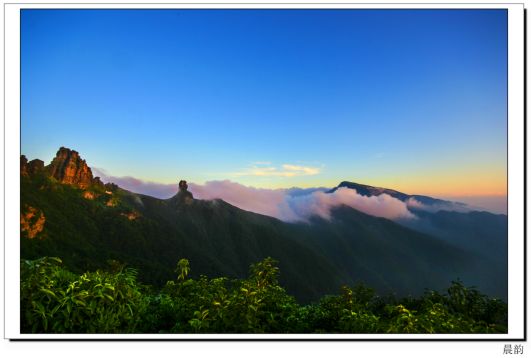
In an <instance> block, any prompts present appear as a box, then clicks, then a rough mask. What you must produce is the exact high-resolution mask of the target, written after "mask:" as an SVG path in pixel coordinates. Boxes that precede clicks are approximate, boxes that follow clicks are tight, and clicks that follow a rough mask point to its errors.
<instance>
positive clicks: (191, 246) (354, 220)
mask: <svg viewBox="0 0 531 358" xmlns="http://www.w3.org/2000/svg"><path fill="white" fill-rule="evenodd" d="M340 188H347V189H350V190H355V191H356V193H358V194H360V195H362V196H364V197H372V196H376V197H379V196H381V195H383V194H386V195H389V196H391V197H393V198H395V199H398V200H400V201H402V202H404V203H406V204H407V207H408V209H409V210H410V211H411V212H412V213H414V218H397V219H394V220H390V219H385V218H382V217H377V216H373V215H369V214H367V213H364V212H362V211H359V210H357V209H355V208H353V207H350V206H347V205H338V206H334V207H333V208H332V209H331V213H330V218H323V217H321V216H317V215H315V216H312V217H310V218H309V220H308V221H307V222H285V221H282V220H279V219H276V218H273V217H269V216H266V215H261V214H257V213H254V212H250V211H245V210H242V209H240V208H238V207H236V206H234V205H231V204H229V203H227V202H225V201H223V200H221V199H215V200H198V199H195V198H194V197H193V193H191V192H190V191H188V186H187V183H186V182H185V181H181V183H180V184H179V190H178V192H177V193H175V195H174V196H173V197H171V198H169V199H165V200H163V199H158V198H154V197H151V196H148V195H142V194H138V193H133V192H130V191H128V190H125V189H123V188H120V187H119V186H117V185H116V184H113V183H105V184H104V183H103V182H102V181H101V180H100V179H99V178H98V177H93V175H92V170H91V168H90V167H89V166H88V165H87V163H86V162H85V161H84V160H83V159H81V157H80V155H79V153H77V152H76V151H73V150H70V149H68V148H63V147H62V148H60V149H59V151H58V152H57V155H56V157H55V158H54V159H53V160H52V162H51V163H50V164H49V165H46V166H45V165H44V162H43V161H41V160H38V159H34V160H32V161H29V162H28V160H27V159H26V157H25V156H22V157H21V258H23V259H34V258H38V257H42V256H58V257H61V258H62V259H63V261H64V263H65V265H66V266H67V267H68V268H69V269H71V270H73V271H76V272H84V271H87V270H95V269H98V268H102V267H105V266H107V265H109V264H112V262H115V261H116V260H117V261H120V262H122V263H124V264H127V265H129V266H132V267H135V268H138V269H139V278H140V280H141V281H143V282H145V283H148V284H151V285H162V284H164V283H165V282H166V281H167V280H169V279H172V278H174V276H175V272H174V269H175V265H176V263H177V261H178V260H179V259H180V258H187V259H189V260H190V262H191V267H192V275H195V276H199V275H207V276H220V275H222V276H229V277H244V276H246V274H247V270H248V267H249V265H250V264H252V263H254V262H258V261H260V260H262V259H263V258H265V257H268V256H270V257H273V258H274V259H276V260H278V261H279V268H280V272H281V275H280V282H281V284H282V285H283V286H285V287H286V288H287V290H288V292H290V293H291V294H293V295H294V296H295V297H297V299H298V300H300V301H301V302H310V301H313V300H316V299H318V298H319V297H321V296H322V295H324V294H330V293H337V291H338V289H339V287H340V286H341V285H344V284H347V285H352V284H355V283H357V282H364V283H366V284H369V285H370V286H372V287H374V288H375V289H376V290H377V291H378V292H379V293H380V294H388V293H395V294H397V295H400V296H405V295H418V294H420V293H422V292H423V290H424V289H426V288H430V289H443V288H445V287H448V285H449V283H450V282H451V281H452V280H456V279H460V280H462V281H463V282H464V283H465V284H466V285H473V286H476V287H478V288H479V289H481V290H482V292H485V293H486V294H488V295H491V296H495V297H499V298H502V299H504V300H506V299H507V239H508V237H507V216H506V215H495V214H492V213H489V212H484V211H474V210H470V209H468V208H467V207H466V205H464V204H459V203H453V202H448V201H444V200H440V199H436V198H431V197H428V196H422V195H408V194H404V193H401V192H398V191H395V190H391V189H385V188H377V187H372V186H368V185H363V184H357V183H353V182H348V181H344V182H341V183H340V184H339V185H338V186H337V187H335V188H333V189H330V190H327V191H326V192H325V193H326V195H332V194H333V193H334V192H336V191H337V190H339V189H340ZM292 190H293V189H292ZM343 190H344V189H343ZM293 192H296V191H295V190H293ZM297 193H298V195H304V190H302V191H297ZM112 260H115V261H112Z"/></svg>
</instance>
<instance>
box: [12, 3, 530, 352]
mask: <svg viewBox="0 0 531 358" xmlns="http://www.w3.org/2000/svg"><path fill="white" fill-rule="evenodd" d="M83 4H85V5H131V4H132V5H302V6H304V5H375V4H378V5H439V4H446V5H469V4H470V5H522V6H524V7H525V3H423V4H421V3H400V4H396V3H303V4H301V3H223V4H220V3H174V4H171V3H70V4H65V3H45V4H43V3H4V14H3V17H4V46H3V47H4V68H3V74H4V98H3V104H4V111H3V112H4V123H3V126H4V143H3V147H4V153H3V157H4V173H3V177H4V188H3V193H4V203H3V207H4V228H3V232H4V339H5V338H6V337H5V332H6V330H5V328H6V320H5V310H6V307H5V275H6V270H5V268H6V266H5V265H6V263H5V254H6V250H5V234H6V233H5V208H6V202H5V190H6V185H5V176H6V171H5V158H6V150H5V149H6V144H5V136H6V132H5V126H6V115H5V93H6V92H5V91H6V82H5V69H6V64H5V53H6V51H5V47H6V44H5V39H6V32H5V16H6V14H5V9H6V5H83ZM23 10H129V11H131V10H142V11H145V10H306V11H308V10H320V11H322V10H357V11H359V10H409V11H411V10H506V16H507V53H506V60H507V62H506V63H507V68H506V86H507V92H506V104H507V108H506V118H507V146H506V151H507V157H506V158H507V198H508V197H509V196H508V193H509V165H508V163H509V131H508V125H509V11H508V9H507V8H454V9H452V8H387V9H385V8H293V9H289V8H241V9H240V8H215V9H212V8H210V9H205V8H149V9H142V8H101V9H97V8H86V9H83V8H34V9H32V8H24V9H19V13H20V15H19V18H20V19H22V11H23ZM523 10H524V11H523V16H524V36H523V37H524V39H523V41H524V81H523V82H524V83H523V85H524V88H523V90H524V95H523V102H524V118H523V119H524V336H523V338H512V339H511V338H509V339H505V338H487V337H488V336H487V335H488V334H486V338H462V339H458V338H455V339H454V338H409V337H405V338H372V339H370V338H336V337H334V338H322V337H312V334H307V336H309V337H308V338H290V337H287V338H277V337H275V338H267V337H261V338H252V337H241V338H224V337H219V338H213V337H208V338H187V337H182V338H181V337H179V338H167V339H164V338H134V336H135V335H136V334H131V336H132V338H77V337H76V338H53V337H48V336H47V335H46V334H44V336H45V337H43V338H9V341H12V342H43V341H54V342H130V341H138V342H148V341H149V342H174V341H183V342H195V341H198V342H206V341H208V342H213V341H227V342H229V341H238V342H244V341H250V342H260V341H279V342H282V341H285V342H294V341H295V342H300V341H304V342H311V341H328V342H355V341H358V342H371V341H381V342H401V341H404V342H449V341H450V342H507V341H525V342H527V220H526V219H527V101H526V99H527V9H525V8H524V9H523ZM21 24H22V21H20V26H21ZM21 52H22V34H21V29H19V68H20V72H19V83H20V86H19V99H20V101H19V112H20V128H21V130H20V134H19V136H20V138H19V139H20V141H19V143H20V144H19V155H20V153H21V151H22V53H21ZM506 207H507V217H508V209H509V202H508V200H507V206H506ZM508 235H509V233H508V231H507V239H508V238H509V237H508ZM508 245H509V240H507V246H508ZM507 289H508V287H507ZM508 296H509V292H507V297H508ZM146 334H152V333H146ZM155 334H157V333H155ZM347 334H350V333H347ZM353 334H356V333H353ZM454 334H455V335H459V334H460V333H454ZM191 335H193V336H194V337H198V336H199V337H200V335H197V334H191ZM220 335H221V334H220ZM251 335H252V334H251ZM367 335H372V334H367ZM452 335H453V334H452Z"/></svg>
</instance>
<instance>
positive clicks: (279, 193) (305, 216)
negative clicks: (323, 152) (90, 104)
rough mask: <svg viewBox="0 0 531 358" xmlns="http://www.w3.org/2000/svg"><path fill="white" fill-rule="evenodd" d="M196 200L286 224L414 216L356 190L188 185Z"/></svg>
mask: <svg viewBox="0 0 531 358" xmlns="http://www.w3.org/2000/svg"><path fill="white" fill-rule="evenodd" d="M93 172H94V174H95V175H97V176H100V177H101V179H102V180H103V181H104V182H113V183H115V184H118V185H119V186H120V187H122V188H124V189H127V190H130V191H132V192H135V193H140V194H146V195H151V196H154V197H158V198H161V199H167V198H169V197H171V196H173V195H175V193H176V192H177V191H178V185H177V184H161V183H155V182H148V181H142V180H139V179H136V178H133V177H115V176H110V175H108V174H107V173H106V172H105V171H104V170H101V169H97V168H94V169H93ZM189 190H190V191H191V192H192V193H193V195H194V197H195V198H196V199H203V200H212V199H222V200H224V201H226V202H228V203H229V204H232V205H234V206H237V207H239V208H240V209H243V210H247V211H252V212H255V213H258V214H263V215H268V216H272V217H275V218H277V219H280V220H283V221H287V222H297V221H305V222H307V221H308V220H309V219H310V218H311V217H313V216H318V217H321V218H324V219H327V220H330V218H331V211H332V209H333V208H335V207H338V206H341V205H346V206H350V207H352V208H354V209H357V210H359V211H362V212H364V213H367V214H369V215H374V216H379V217H384V218H388V219H408V218H415V216H414V215H413V214H412V213H411V212H410V211H409V210H408V207H407V204H406V203H404V202H402V201H400V200H398V199H395V198H393V197H391V196H389V195H387V194H383V195H379V196H372V197H366V196H362V195H360V194H358V193H357V192H356V190H354V189H349V188H339V189H338V190H336V191H335V192H333V193H329V194H327V193H326V192H325V191H324V189H315V190H313V189H312V190H308V189H305V190H294V189H259V188H253V187H249V186H245V185H242V184H238V183H235V182H232V181H229V180H223V181H209V182H206V183H205V184H203V185H200V184H194V183H189Z"/></svg>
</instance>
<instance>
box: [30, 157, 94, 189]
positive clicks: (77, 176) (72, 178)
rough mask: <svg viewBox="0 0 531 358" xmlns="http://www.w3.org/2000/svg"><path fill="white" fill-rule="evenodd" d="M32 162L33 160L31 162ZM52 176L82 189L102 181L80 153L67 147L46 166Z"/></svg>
mask: <svg viewBox="0 0 531 358" xmlns="http://www.w3.org/2000/svg"><path fill="white" fill-rule="evenodd" d="M30 163H31V162H30ZM46 170H47V171H48V173H49V174H50V176H52V177H54V178H55V179H57V180H58V181H59V182H61V183H64V184H71V185H75V186H78V187H80V188H82V189H85V188H87V187H88V186H90V185H93V184H98V183H101V181H99V180H95V179H94V178H93V176H92V170H90V168H89V166H88V165H87V163H86V162H85V160H83V159H81V157H80V156H79V153H78V152H76V151H75V150H71V149H68V148H65V147H61V148H59V150H58V151H57V154H56V155H55V158H54V159H53V160H52V162H51V163H50V164H49V165H48V166H47V167H46Z"/></svg>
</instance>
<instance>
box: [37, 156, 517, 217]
mask: <svg viewBox="0 0 531 358" xmlns="http://www.w3.org/2000/svg"><path fill="white" fill-rule="evenodd" d="M66 149H68V150H72V151H75V152H78V151H76V150H75V149H72V148H66ZM78 154H79V155H80V157H81V159H83V160H85V161H86V162H87V165H88V167H89V168H90V169H91V171H92V174H93V176H94V177H99V178H100V179H101V180H102V182H103V183H114V184H117V185H118V186H119V187H121V188H122V189H126V190H128V191H131V192H133V193H137V194H143V195H148V196H152V197H155V198H158V199H169V198H170V197H172V196H174V195H175V194H176V193H177V192H178V191H179V185H178V182H179V181H180V180H186V178H184V177H183V178H179V179H176V180H175V181H174V182H170V183H160V182H154V181H149V180H142V179H139V178H135V177H132V176H127V175H126V176H121V177H116V176H113V175H110V174H109V173H108V172H107V171H105V170H102V169H101V168H97V167H92V166H91V165H90V163H89V162H88V161H87V160H86V159H85V158H83V155H82V153H79V152H78ZM27 159H28V160H32V159H40V158H27ZM52 159H53V158H52ZM52 159H50V160H49V161H48V162H47V161H44V165H48V164H50V163H51V161H52ZM41 160H42V159H41ZM341 182H351V183H356V184H361V185H366V186H375V185H371V184H369V183H361V182H358V181H356V180H348V179H345V180H342V181H341ZM341 182H338V183H336V184H333V185H329V186H324V185H322V186H318V187H304V188H303V187H297V186H292V187H284V188H282V187H281V188H261V187H254V186H250V185H247V186H246V185H243V184H241V183H238V182H234V181H230V180H227V179H224V180H211V181H206V182H203V183H197V182H190V181H188V184H189V186H190V188H189V189H190V192H191V193H192V194H194V192H195V190H198V191H199V197H198V199H203V200H212V199H222V200H225V201H227V202H228V203H229V204H232V205H235V206H238V207H240V208H242V209H247V210H249V211H253V212H260V210H259V209H258V210H257V209H255V208H254V204H253V201H255V200H264V197H263V195H264V194H265V195H266V197H265V198H266V200H267V199H270V198H268V197H267V196H269V195H273V196H276V194H278V193H280V192H282V193H283V194H284V195H285V196H286V197H288V196H292V194H290V193H289V192H290V191H291V190H298V189H302V190H305V189H310V190H315V191H326V190H330V189H333V188H336V187H339V185H340V184H341ZM212 186H213V187H214V188H212ZM220 186H221V189H222V190H221V191H220V190H219V189H220ZM376 187H378V186H376ZM380 188H384V189H391V190H397V189H396V188H392V187H380ZM212 189H213V190H212ZM242 189H243V190H244V192H242ZM397 191H400V190H397ZM196 194H197V193H196ZM308 194H311V191H310V192H308ZM404 194H408V195H427V194H425V193H414V192H413V193H409V192H404ZM249 197H251V199H252V200H251V201H250V202H249V201H248V199H249ZM433 197H435V198H436V199H442V200H447V201H451V202H454V203H464V204H466V205H468V206H469V208H470V209H472V210H487V211H490V212H492V213H495V214H504V215H507V195H465V196H455V195H454V196H433ZM242 199H243V200H242ZM259 206H261V205H259ZM272 206H273V207H278V202H277V200H276V198H273V203H272ZM260 213H262V214H268V212H260ZM273 216H275V215H273Z"/></svg>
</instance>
